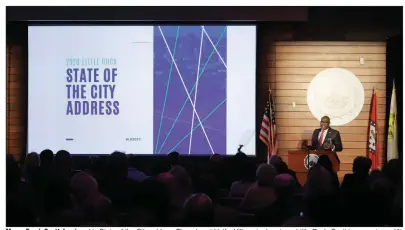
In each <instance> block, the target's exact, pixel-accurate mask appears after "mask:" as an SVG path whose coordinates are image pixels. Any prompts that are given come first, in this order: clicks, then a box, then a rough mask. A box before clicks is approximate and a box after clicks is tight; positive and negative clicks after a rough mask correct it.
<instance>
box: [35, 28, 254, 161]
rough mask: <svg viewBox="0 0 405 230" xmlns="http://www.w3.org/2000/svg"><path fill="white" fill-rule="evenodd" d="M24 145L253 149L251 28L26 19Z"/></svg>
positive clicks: (152, 150) (104, 150)
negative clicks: (46, 23) (52, 23)
mask: <svg viewBox="0 0 405 230" xmlns="http://www.w3.org/2000/svg"><path fill="white" fill-rule="evenodd" d="M28 47H29V50H28V76H29V77H28V95H29V99H28V151H29V152H31V151H35V152H41V151H42V150H44V149H51V150H52V151H55V152H56V151H58V150H61V149H64V150H67V151H69V152H70V153H71V154H111V153H112V152H113V151H122V152H125V153H128V154H129V153H131V154H168V153H169V152H172V151H177V152H179V153H180V154H182V155H211V154H214V153H219V154H222V155H234V154H236V152H237V149H238V147H239V145H244V147H243V148H242V151H243V152H245V153H246V154H248V155H255V148H256V147H255V140H256V138H255V135H256V133H255V110H256V108H255V107H256V106H255V98H256V26H251V25H249V26H246V25H232V26H227V25H205V26H204V25H178V26H177V25H170V26H167V25H161V26H159V25H148V26H128V25H125V26H116V25H114V26H112V25H110V26H68V25H63V26H44V25H42V26H29V28H28Z"/></svg>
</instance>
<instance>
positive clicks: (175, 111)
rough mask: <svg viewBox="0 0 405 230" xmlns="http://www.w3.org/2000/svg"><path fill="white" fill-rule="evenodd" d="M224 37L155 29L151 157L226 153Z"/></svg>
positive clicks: (205, 29)
mask: <svg viewBox="0 0 405 230" xmlns="http://www.w3.org/2000/svg"><path fill="white" fill-rule="evenodd" d="M226 31H227V27H226V26H155V27H154V63H153V65H154V89H153V91H154V121H153V125H154V134H153V136H154V148H153V149H154V154H167V153H169V152H172V151H177V152H179V153H181V154H213V153H221V154H225V153H226V99H227V98H226V90H227V89H226V81H227V64H226V63H227V62H226V61H227V56H226V53H227V35H226Z"/></svg>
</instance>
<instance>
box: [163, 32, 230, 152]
mask: <svg viewBox="0 0 405 230" xmlns="http://www.w3.org/2000/svg"><path fill="white" fill-rule="evenodd" d="M225 31H226V26H225V27H224V30H223V31H222V33H221V35H220V37H219V38H218V41H217V43H216V44H215V48H216V47H218V44H219V42H220V41H221V40H222V38H223V36H224V34H225ZM214 53H215V49H214V47H213V48H212V51H211V53H210V55H209V56H208V59H207V61H206V62H205V64H204V67H203V68H202V69H201V72H200V74H199V75H198V78H197V80H196V82H195V83H194V86H193V88H192V89H191V91H190V92H189V93H190V94H191V93H192V92H194V90H195V87H196V85H197V82H198V81H199V80H200V78H201V76H202V75H203V74H204V71H205V68H206V67H207V65H208V63H209V61H210V60H211V58H212V55H214ZM187 102H188V98H187V97H186V99H185V100H184V103H183V106H182V107H181V109H180V111H179V113H177V116H176V118H175V119H174V122H173V124H172V127H171V128H170V129H169V132H168V133H167V134H166V137H165V139H164V140H163V142H162V146H160V148H159V151H158V154H159V153H160V151H161V150H162V148H163V146H164V145H165V143H166V141H167V139H168V138H169V136H170V133H171V132H172V130H173V128H174V125H175V124H176V122H177V120H178V119H179V117H180V115H181V112H182V111H183V110H184V108H185V107H186V104H187Z"/></svg>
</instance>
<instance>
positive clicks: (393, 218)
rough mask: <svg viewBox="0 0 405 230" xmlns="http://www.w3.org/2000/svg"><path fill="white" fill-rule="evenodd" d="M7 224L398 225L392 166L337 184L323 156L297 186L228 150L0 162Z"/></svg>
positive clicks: (364, 161) (396, 167)
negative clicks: (145, 157) (149, 160)
mask: <svg viewBox="0 0 405 230" xmlns="http://www.w3.org/2000/svg"><path fill="white" fill-rule="evenodd" d="M6 159H7V161H6V163H7V165H6V177H7V178H6V196H7V202H6V208H7V216H6V218H7V219H6V220H7V226H269V227H270V226H286V227H306V226H402V210H403V208H402V162H401V161H399V160H397V159H394V160H390V161H389V162H387V163H386V164H384V166H383V167H382V169H381V171H379V170H373V171H371V172H370V168H371V161H370V159H368V158H366V157H356V158H355V159H354V161H353V170H352V171H353V173H351V174H346V175H345V176H344V178H343V180H342V183H341V185H340V183H339V179H338V175H337V174H336V172H334V170H333V168H332V163H331V162H330V160H329V158H328V157H327V156H320V157H319V160H318V162H317V164H315V165H314V166H312V167H311V168H310V170H309V171H308V174H307V180H306V183H305V184H304V185H300V184H299V182H298V180H297V177H296V173H295V172H294V171H292V170H291V169H289V168H288V165H287V163H286V162H284V161H283V159H282V158H281V157H280V156H272V157H271V158H270V159H269V163H259V162H256V160H255V159H251V158H249V157H247V156H246V155H245V154H244V153H243V152H238V153H237V154H236V155H235V156H234V157H232V159H227V158H224V157H223V156H221V155H220V154H214V155H212V157H211V158H210V159H209V160H207V161H204V160H201V161H198V162H196V161H188V160H187V158H183V157H181V156H180V154H179V153H178V152H172V153H170V154H168V156H167V157H166V159H165V160H164V161H159V162H154V163H153V164H154V165H149V166H148V167H146V166H145V165H139V164H138V162H137V158H136V157H135V156H132V155H126V154H124V153H121V152H113V153H112V154H111V155H109V156H107V157H92V158H86V157H81V158H76V157H75V158H72V156H71V155H70V153H69V152H67V151H65V150H60V151H58V152H57V153H56V154H55V156H54V153H53V152H52V151H51V150H44V151H42V152H41V153H40V154H39V155H38V154H37V153H30V154H27V156H26V157H25V159H24V161H21V166H20V162H16V161H15V159H14V157H13V156H12V155H10V154H7V157H6Z"/></svg>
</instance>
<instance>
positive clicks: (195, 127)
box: [169, 98, 226, 152]
mask: <svg viewBox="0 0 405 230" xmlns="http://www.w3.org/2000/svg"><path fill="white" fill-rule="evenodd" d="M225 101H226V98H225V99H224V100H223V101H222V102H221V103H219V104H218V105H217V107H215V108H214V109H213V110H212V111H211V112H210V113H209V114H208V115H207V116H206V117H204V119H202V120H201V122H199V123H198V125H195V126H194V127H193V129H192V130H191V131H190V132H189V133H188V134H187V135H186V136H184V137H183V138H182V139H181V140H180V141H179V142H178V143H177V144H176V145H175V146H173V148H171V149H170V150H169V152H172V151H174V150H175V149H176V148H177V146H179V145H180V144H181V143H183V141H184V140H185V139H186V138H187V137H188V136H190V135H191V133H192V132H194V130H196V129H197V128H198V127H200V126H201V124H202V123H203V122H204V121H205V120H207V119H208V118H209V117H210V116H211V115H212V114H213V113H214V112H215V111H217V110H218V109H219V107H221V105H223V104H224V103H225Z"/></svg>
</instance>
